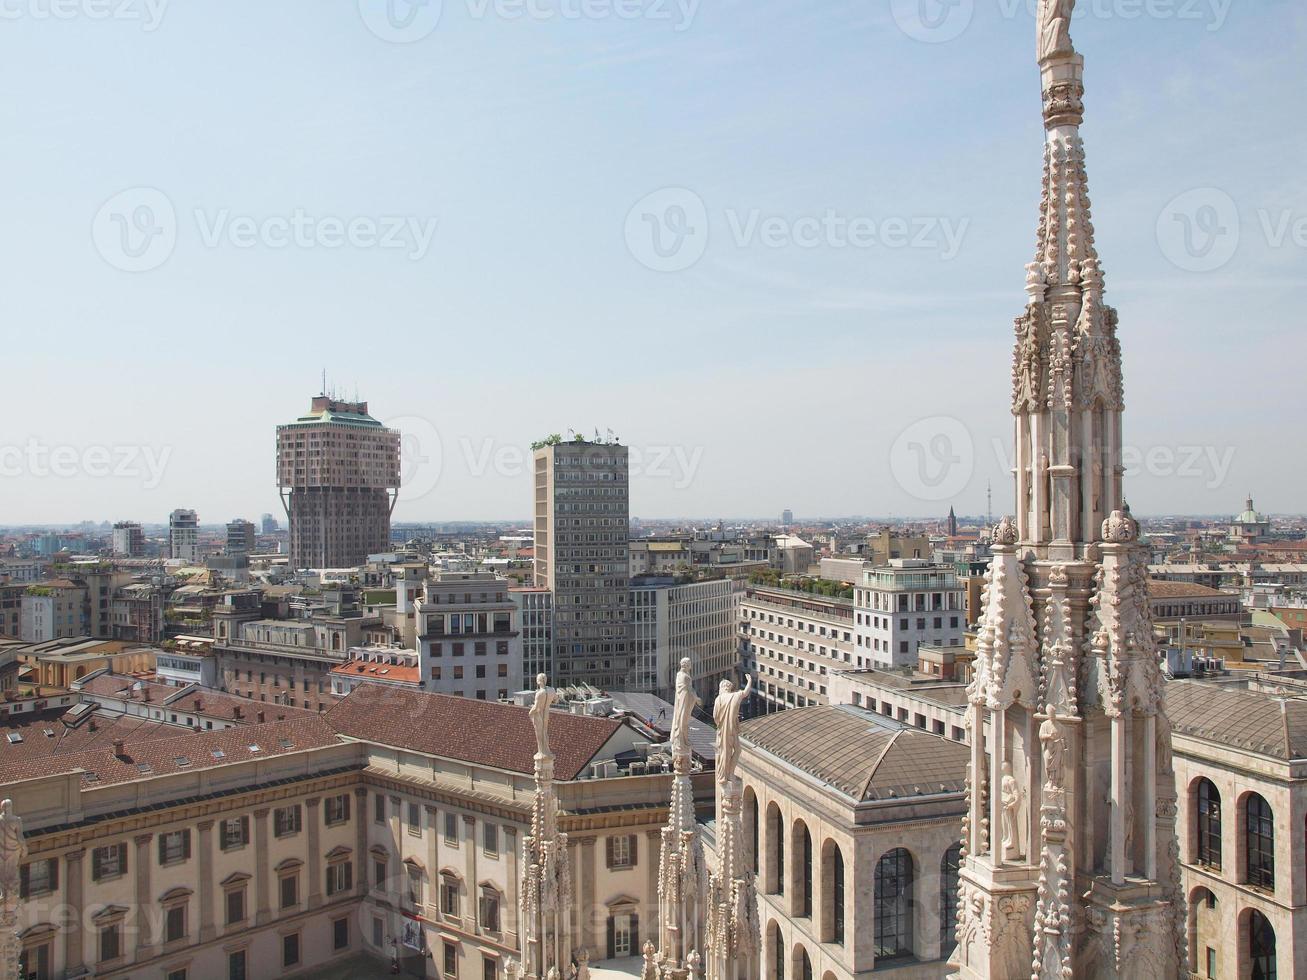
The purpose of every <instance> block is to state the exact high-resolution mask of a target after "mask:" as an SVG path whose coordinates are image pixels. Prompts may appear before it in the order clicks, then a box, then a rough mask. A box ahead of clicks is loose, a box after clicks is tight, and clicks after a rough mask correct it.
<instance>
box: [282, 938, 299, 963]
mask: <svg viewBox="0 0 1307 980" xmlns="http://www.w3.org/2000/svg"><path fill="white" fill-rule="evenodd" d="M299 961H300V934H299V933H298V932H292V933H291V934H290V935H289V936H282V937H281V965H282V966H283V967H288V966H298V965H299Z"/></svg>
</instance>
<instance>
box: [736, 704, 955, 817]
mask: <svg viewBox="0 0 1307 980" xmlns="http://www.w3.org/2000/svg"><path fill="white" fill-rule="evenodd" d="M740 735H741V737H742V738H743V739H744V740H745V741H747V742H749V743H750V744H751V745H754V746H756V747H758V748H760V749H762V750H764V751H766V752H768V753H770V754H771V755H773V756H775V757H776V758H778V759H780V760H782V761H784V762H788V763H789V764H790V765H792V766H794V767H796V768H798V769H800V770H802V771H803V772H806V773H808V775H810V776H815V777H816V778H817V779H820V780H821V781H822V782H825V783H828V784H829V785H831V786H833V787H834V788H835V789H837V790H839V791H840V792H841V793H843V794H844V795H845V796H849V797H852V798H853V799H854V800H858V801H869V800H885V799H897V798H903V797H907V796H925V795H929V794H933V793H961V792H962V791H963V789H964V788H965V782H966V775H967V762H968V749H967V747H966V746H965V745H962V744H961V743H959V742H950V741H949V740H948V739H944V738H940V737H939V736H938V735H930V734H927V733H926V732H923V731H920V730H918V729H915V728H907V727H905V726H901V725H898V724H896V723H895V722H888V721H886V720H884V719H882V718H880V717H879V716H877V715H875V714H872V713H871V712H868V711H863V710H860V709H858V708H854V707H850V706H848V705H843V706H838V707H836V706H829V705H826V706H821V707H813V708H792V709H790V710H789V711H780V712H777V713H776V714H772V715H767V716H765V717H762V718H755V719H753V720H752V721H748V722H745V723H744V724H743V725H742V726H740Z"/></svg>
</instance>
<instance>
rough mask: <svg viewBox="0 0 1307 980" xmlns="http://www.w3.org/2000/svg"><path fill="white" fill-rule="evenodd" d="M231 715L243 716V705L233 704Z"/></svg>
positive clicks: (235, 716) (234, 716)
mask: <svg viewBox="0 0 1307 980" xmlns="http://www.w3.org/2000/svg"><path fill="white" fill-rule="evenodd" d="M231 716H232V717H233V718H239V717H240V716H241V706H240V705H239V704H234V705H232V708H231Z"/></svg>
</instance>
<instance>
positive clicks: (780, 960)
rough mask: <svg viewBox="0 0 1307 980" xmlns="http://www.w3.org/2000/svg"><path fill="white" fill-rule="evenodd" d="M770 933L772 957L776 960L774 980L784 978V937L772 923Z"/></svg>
mask: <svg viewBox="0 0 1307 980" xmlns="http://www.w3.org/2000/svg"><path fill="white" fill-rule="evenodd" d="M772 933H773V938H774V939H775V943H774V944H773V946H772V957H773V959H774V960H775V961H776V980H785V937H784V936H782V935H781V931H780V929H779V928H777V927H776V925H775V924H774V923H773V924H772Z"/></svg>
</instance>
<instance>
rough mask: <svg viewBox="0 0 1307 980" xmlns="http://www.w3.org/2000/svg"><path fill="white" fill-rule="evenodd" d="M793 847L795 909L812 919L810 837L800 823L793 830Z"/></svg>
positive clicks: (803, 825)
mask: <svg viewBox="0 0 1307 980" xmlns="http://www.w3.org/2000/svg"><path fill="white" fill-rule="evenodd" d="M794 846H795V848H796V849H797V853H796V854H795V855H794V857H795V860H796V861H797V862H798V864H799V867H798V872H799V881H798V889H797V890H798V892H799V894H798V895H797V896H795V897H796V898H797V899H798V902H797V909H796V911H797V912H798V914H799V915H802V916H805V917H807V918H809V919H811V918H812V835H811V834H809V833H808V828H807V825H806V824H804V823H802V822H800V823H799V824H798V825H797V826H796V828H795V834H794Z"/></svg>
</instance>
